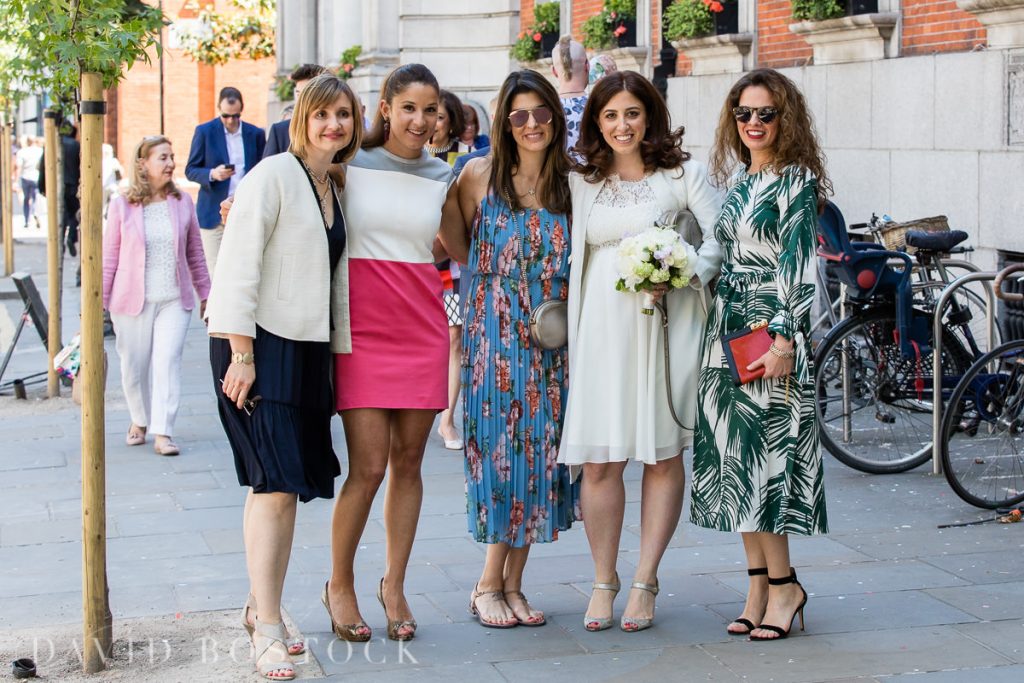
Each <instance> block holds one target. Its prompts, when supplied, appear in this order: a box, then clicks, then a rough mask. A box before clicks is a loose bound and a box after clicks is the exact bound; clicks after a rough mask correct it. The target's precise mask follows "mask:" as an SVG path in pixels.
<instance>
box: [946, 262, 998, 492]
mask: <svg viewBox="0 0 1024 683" xmlns="http://www.w3.org/2000/svg"><path fill="white" fill-rule="evenodd" d="M996 275H998V273H994V272H988V271H981V272H977V273H968V274H967V275H961V276H960V277H958V278H957V279H955V280H953V281H952V282H950V283H949V284H948V285H946V287H945V289H943V290H942V294H940V295H939V300H938V301H937V302H936V304H935V312H934V313H933V314H932V316H933V320H932V474H942V456H941V455H940V454H939V439H940V438H941V434H940V433H939V432H941V431H942V410H943V405H942V311H943V309H945V307H946V304H947V303H948V302H949V300H950V299H951V298H952V297H953V293H954V292H956V290H958V289H960V288H961V287H963V286H964V285H966V284H970V283H971V282H984V283H985V315H986V317H987V318H988V350H989V351H991V350H992V347H993V344H992V342H993V340H994V338H995V319H996V310H995V309H996V295H995V291H994V290H993V289H992V285H991V284H989V283H990V282H992V281H993V280H995V279H996Z"/></svg>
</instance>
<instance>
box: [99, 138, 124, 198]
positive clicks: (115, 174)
mask: <svg viewBox="0 0 1024 683" xmlns="http://www.w3.org/2000/svg"><path fill="white" fill-rule="evenodd" d="M102 175H103V215H104V216H106V215H107V209H108V207H109V206H110V200H111V199H113V197H114V194H115V193H116V192H117V188H118V185H119V184H120V182H121V178H123V177H124V169H123V168H121V162H120V161H118V160H117V157H116V156H114V147H113V146H112V145H108V144H107V143H105V142H104V143H103V168H102Z"/></svg>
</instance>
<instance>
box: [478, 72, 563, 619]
mask: <svg viewBox="0 0 1024 683" xmlns="http://www.w3.org/2000/svg"><path fill="white" fill-rule="evenodd" d="M497 122H498V125H496V126H495V127H494V128H493V129H492V130H493V132H494V138H493V143H494V144H493V147H492V149H491V155H490V156H489V157H486V158H483V159H476V160H475V161H473V162H472V163H471V164H469V166H467V167H466V171H465V173H464V174H463V176H462V178H461V179H460V180H459V204H460V206H461V209H462V217H463V220H464V222H465V224H466V225H467V226H470V232H469V234H470V248H469V262H470V268H471V270H472V272H473V276H472V281H471V284H470V286H469V288H468V292H469V296H468V297H467V298H468V299H469V303H468V306H467V312H466V319H467V321H468V323H467V325H466V332H465V336H464V345H465V352H464V354H463V361H462V383H463V392H464V395H465V399H464V401H463V407H464V413H463V416H464V420H463V422H464V424H465V425H466V459H465V470H466V494H467V504H466V512H467V516H468V523H469V531H470V533H472V534H473V537H474V538H475V539H476V541H478V542H480V543H486V544H487V555H486V559H485V560H484V567H483V571H482V573H481V576H480V579H479V581H478V582H477V584H476V587H475V588H474V590H473V593H472V594H471V597H470V610H471V612H472V613H473V614H474V615H476V617H477V619H478V620H479V622H480V624H481V625H482V626H490V627H494V628H508V627H510V626H517V625H518V626H541V625H543V624H544V623H545V621H546V619H545V616H544V613H543V612H541V611H539V610H536V609H533V608H532V607H531V606H530V603H529V602H528V600H527V598H526V594H525V593H524V592H523V586H522V583H523V571H524V570H525V569H526V562H527V559H528V557H529V553H530V548H531V547H532V545H533V544H534V543H549V542H552V541H555V540H557V539H558V532H559V531H562V530H565V529H567V528H569V527H570V526H571V525H572V522H573V521H574V520H575V519H577V518H578V511H577V510H576V501H577V495H576V494H577V493H578V487H576V488H574V487H573V486H572V485H571V483H570V481H569V472H568V469H567V468H565V467H563V466H561V465H558V464H557V459H558V443H559V439H560V437H561V427H562V415H563V406H565V399H566V389H567V380H568V372H567V367H566V355H567V354H566V347H565V346H562V347H559V348H553V349H544V348H541V347H540V346H539V345H538V344H537V343H536V342H535V341H534V340H533V339H532V338H531V336H530V332H529V318H530V312H531V311H532V310H533V308H534V307H536V306H540V305H541V303H542V302H544V301H546V300H563V301H564V300H565V298H566V296H567V295H568V277H569V216H568V211H569V206H570V197H569V184H568V182H567V176H568V172H569V168H570V163H571V162H570V161H569V157H568V156H567V155H566V153H565V141H564V139H563V138H564V137H565V120H564V119H563V118H562V116H561V105H560V103H559V101H558V93H557V92H556V91H555V89H554V87H553V86H552V85H551V84H550V83H549V82H548V81H547V79H545V78H544V77H543V76H541V75H540V74H539V73H537V72H536V71H529V70H524V71H517V72H514V73H512V74H510V75H509V76H508V77H507V78H506V79H505V82H504V83H503V84H502V86H501V91H500V92H499V94H498V114H497Z"/></svg>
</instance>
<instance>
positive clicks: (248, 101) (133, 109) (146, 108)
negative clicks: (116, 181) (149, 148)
mask: <svg viewBox="0 0 1024 683" xmlns="http://www.w3.org/2000/svg"><path fill="white" fill-rule="evenodd" d="M217 4H218V5H224V6H226V5H227V4H228V3H227V2H226V1H225V0H218V2H217ZM219 9H224V8H223V7H219ZM166 14H167V16H168V18H169V19H171V20H173V19H174V18H175V15H174V14H172V13H171V12H170V11H167V12H166ZM165 33H166V30H165ZM150 62H151V63H150V64H146V63H143V62H137V63H136V64H135V66H134V67H132V69H131V70H130V71H129V72H128V73H127V74H126V76H125V78H124V80H123V81H122V82H121V83H120V84H119V85H118V87H117V95H116V108H115V105H114V104H112V105H111V109H112V110H113V111H112V116H111V118H114V117H116V119H115V120H116V124H115V125H116V133H113V134H112V132H111V130H110V128H112V127H113V126H110V127H108V138H107V142H109V143H111V144H112V145H114V148H115V151H116V154H117V157H118V159H120V161H121V163H122V164H126V163H127V162H128V161H129V160H130V157H131V153H132V150H133V149H134V147H135V145H136V144H137V143H138V141H139V140H140V139H142V138H143V137H145V136H146V135H153V134H156V133H159V132H160V68H159V63H158V61H157V57H156V54H155V51H154V52H153V54H151V58H150ZM276 68H277V65H276V62H275V60H274V59H273V58H270V59H262V60H259V61H256V62H253V61H250V60H234V61H232V62H229V63H228V64H226V65H224V66H219V67H209V66H202V65H199V64H197V63H196V62H194V61H192V59H191V58H190V57H188V56H186V55H185V54H184V53H183V52H182V51H180V50H171V49H167V50H164V134H165V135H167V137H168V138H170V139H171V142H172V143H173V144H174V152H175V156H176V157H177V163H178V168H177V171H176V172H175V175H177V176H179V177H184V175H185V162H186V161H187V159H188V150H189V146H190V145H191V143H192V133H193V131H194V130H195V127H196V125H197V124H199V123H203V122H205V121H209V120H210V119H212V118H213V117H214V115H215V114H216V105H217V102H216V99H217V92H218V91H219V90H220V89H221V88H223V87H225V86H228V85H231V86H234V87H236V88H238V89H239V90H241V91H242V96H243V98H244V100H245V111H244V114H243V120H244V121H247V122H249V123H252V124H255V125H257V126H260V127H265V126H266V124H267V121H266V116H267V114H266V112H267V96H268V94H269V88H270V86H271V83H272V82H273V78H274V73H275V71H276Z"/></svg>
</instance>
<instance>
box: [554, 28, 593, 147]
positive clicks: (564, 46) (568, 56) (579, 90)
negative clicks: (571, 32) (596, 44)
mask: <svg viewBox="0 0 1024 683" xmlns="http://www.w3.org/2000/svg"><path fill="white" fill-rule="evenodd" d="M589 64H590V62H589V61H588V60H587V51H586V50H585V49H584V48H583V45H582V44H580V43H578V42H576V41H575V40H573V39H572V36H562V37H561V38H559V39H558V43H556V44H555V47H554V49H553V50H552V51H551V70H552V72H553V73H554V74H555V79H556V80H557V81H558V97H559V98H560V99H561V100H562V110H563V111H564V112H565V125H566V129H567V135H566V137H565V148H566V149H567V150H569V153H570V155H572V157H573V158H574V159H575V160H577V161H579V156H578V155H577V154H576V153H575V152H574V151H573V147H575V146H576V142H577V141H578V140H579V139H580V121H581V120H582V118H583V108H584V107H585V106H587V71H588V68H589Z"/></svg>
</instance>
